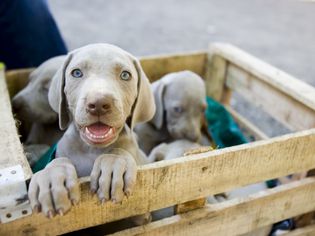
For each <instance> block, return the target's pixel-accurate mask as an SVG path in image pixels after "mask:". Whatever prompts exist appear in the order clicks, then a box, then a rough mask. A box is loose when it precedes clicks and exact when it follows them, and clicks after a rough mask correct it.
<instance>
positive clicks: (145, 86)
mask: <svg viewBox="0 0 315 236" xmlns="http://www.w3.org/2000/svg"><path fill="white" fill-rule="evenodd" d="M133 63H134V66H135V68H136V70H137V74H138V85H137V89H138V94H137V98H136V100H135V102H134V104H133V108H132V111H131V117H130V119H131V120H130V128H131V129H133V127H134V126H135V124H137V123H141V122H147V121H149V120H151V119H152V117H153V116H154V113H155V103H154V97H153V94H152V90H151V85H150V82H149V79H148V78H147V76H146V75H145V73H144V71H143V69H142V67H141V65H140V62H139V60H138V59H136V58H133Z"/></svg>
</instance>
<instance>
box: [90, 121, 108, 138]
mask: <svg viewBox="0 0 315 236" xmlns="http://www.w3.org/2000/svg"><path fill="white" fill-rule="evenodd" d="M86 128H87V129H88V130H89V131H90V133H92V134H94V135H97V136H102V135H105V134H107V132H108V131H109V130H110V128H111V127H110V126H108V125H104V124H102V123H95V124H92V125H89V126H87V127H86Z"/></svg>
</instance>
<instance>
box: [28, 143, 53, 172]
mask: <svg viewBox="0 0 315 236" xmlns="http://www.w3.org/2000/svg"><path fill="white" fill-rule="evenodd" d="M57 144H58V143H55V144H54V145H52V146H51V148H50V149H48V151H47V152H46V153H45V154H44V155H43V156H42V157H41V158H40V159H39V160H38V161H37V162H36V164H35V165H34V166H33V167H32V171H33V173H36V172H38V171H40V170H42V169H44V168H45V167H46V166H47V165H48V163H49V162H51V161H52V160H53V159H54V158H55V154H56V150H57Z"/></svg>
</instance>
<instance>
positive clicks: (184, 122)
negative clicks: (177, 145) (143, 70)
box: [152, 71, 206, 142]
mask: <svg viewBox="0 0 315 236" xmlns="http://www.w3.org/2000/svg"><path fill="white" fill-rule="evenodd" d="M157 83H158V84H157V85H155V86H153V90H154V94H155V99H156V102H157V104H156V105H157V112H156V114H155V117H154V118H153V120H152V122H154V124H155V126H156V127H158V128H159V127H160V128H161V127H162V125H163V123H164V122H165V124H164V125H165V126H166V128H167V130H168V132H169V134H170V135H171V137H172V138H174V139H188V140H191V141H194V142H196V141H198V140H199V139H200V137H201V124H202V122H201V121H202V117H203V113H204V110H205V108H206V102H205V97H206V92H205V85H204V82H203V80H202V79H201V78H200V77H199V76H198V75H197V74H195V73H193V72H190V71H183V72H178V73H172V74H168V75H166V76H165V77H163V78H162V79H161V80H160V81H157Z"/></svg>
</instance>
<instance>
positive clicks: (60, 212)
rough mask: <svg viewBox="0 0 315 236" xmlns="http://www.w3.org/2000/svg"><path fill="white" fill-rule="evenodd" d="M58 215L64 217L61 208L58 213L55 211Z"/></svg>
mask: <svg viewBox="0 0 315 236" xmlns="http://www.w3.org/2000/svg"><path fill="white" fill-rule="evenodd" d="M57 213H58V215H60V216H63V215H64V211H63V209H62V208H60V209H59V210H58V211H57Z"/></svg>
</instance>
